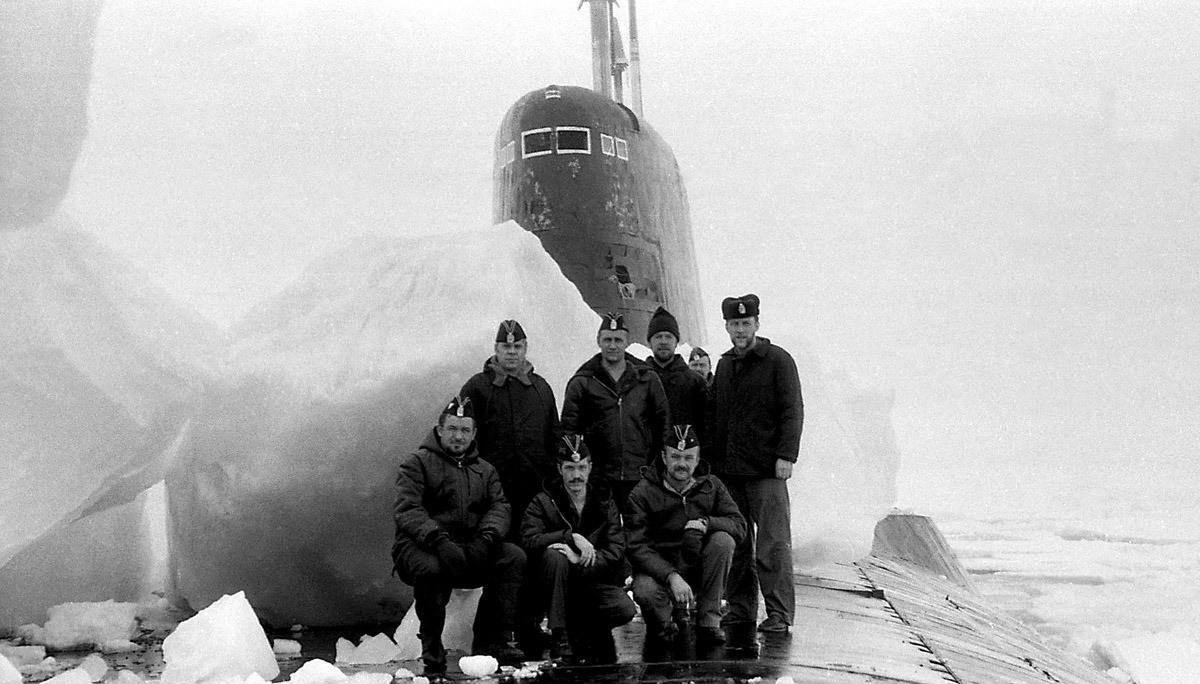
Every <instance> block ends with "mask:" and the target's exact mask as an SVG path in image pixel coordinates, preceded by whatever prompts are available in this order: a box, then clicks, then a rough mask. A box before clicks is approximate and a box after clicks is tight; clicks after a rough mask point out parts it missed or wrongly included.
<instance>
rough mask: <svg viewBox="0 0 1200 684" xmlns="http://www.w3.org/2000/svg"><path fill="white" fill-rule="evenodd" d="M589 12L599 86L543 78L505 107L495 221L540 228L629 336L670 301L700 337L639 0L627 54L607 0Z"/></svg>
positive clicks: (690, 252) (694, 286) (689, 252)
mask: <svg viewBox="0 0 1200 684" xmlns="http://www.w3.org/2000/svg"><path fill="white" fill-rule="evenodd" d="M590 9H591V26H592V63H593V69H592V76H593V87H592V88H584V87H580V86H571V85H554V84H551V85H547V86H545V87H542V88H538V89H537V90H533V91H530V92H529V93H526V94H525V95H524V96H522V97H521V98H520V99H518V100H517V101H516V102H515V103H514V104H513V105H512V106H511V107H510V108H509V109H508V112H507V113H506V114H505V115H504V118H503V121H502V122H501V124H500V127H499V129H498V130H497V132H496V138H495V150H494V151H495V157H494V165H493V194H492V221H493V223H497V224H499V223H503V222H505V221H509V220H512V221H515V222H516V223H517V224H518V225H520V226H521V227H522V228H524V229H525V230H527V231H529V232H531V233H534V234H535V235H537V237H538V239H539V240H540V241H541V244H542V247H543V248H544V249H545V250H546V251H547V252H548V253H549V254H550V256H551V257H553V258H554V260H555V262H557V263H558V265H559V267H560V268H561V269H562V272H563V275H565V276H566V277H567V279H569V280H570V281H571V282H572V283H574V284H575V286H576V287H577V288H579V292H580V294H581V295H582V296H583V299H584V301H585V302H587V304H588V306H590V307H591V308H592V309H593V310H595V311H596V312H597V313H600V314H603V313H605V312H610V311H611V312H615V313H621V314H623V315H624V316H625V320H626V322H627V324H628V325H629V326H630V328H629V329H630V337H631V339H634V340H639V339H645V333H646V327H647V324H648V323H649V321H650V316H651V314H653V313H654V310H655V309H657V308H658V307H659V306H664V307H666V308H667V309H668V310H670V311H671V313H673V314H674V315H675V317H676V318H677V319H678V320H679V323H680V328H681V331H682V332H683V337H684V339H685V340H691V341H692V342H693V343H695V342H696V341H697V340H698V337H699V335H700V334H701V333H702V331H703V330H704V326H703V325H702V323H701V320H702V319H701V313H702V311H703V308H702V304H701V298H700V289H699V278H698V273H697V267H696V250H695V246H694V245H693V242H692V225H691V216H690V210H689V208H688V199H687V191H686V190H685V188H684V183H683V176H682V175H681V174H680V172H679V164H678V163H677V162H676V160H675V154H674V153H673V152H672V151H671V148H670V146H669V145H667V143H666V141H665V140H664V139H663V137H662V136H661V135H659V134H658V133H657V132H656V131H655V130H654V129H653V128H652V127H651V126H650V125H649V124H648V123H647V122H646V121H645V119H644V118H643V117H642V112H641V108H642V107H641V78H640V58H639V52H638V47H637V22H636V9H635V3H634V2H633V1H632V0H631V1H630V3H629V11H630V22H629V27H630V46H631V47H630V58H629V59H626V57H625V51H624V46H623V42H622V40H621V34H620V30H619V24H618V23H617V20H616V17H615V16H614V14H613V12H612V4H611V3H610V2H609V0H592V2H591V3H590ZM627 70H628V71H630V74H631V80H630V90H631V99H630V105H631V106H627V105H626V104H625V103H624V102H623V100H624V99H625V98H624V92H625V87H624V86H625V79H624V75H625V72H626V71H627Z"/></svg>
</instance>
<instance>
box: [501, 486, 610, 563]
mask: <svg viewBox="0 0 1200 684" xmlns="http://www.w3.org/2000/svg"><path fill="white" fill-rule="evenodd" d="M576 533H578V534H581V535H583V536H584V537H586V538H587V540H588V541H589V542H591V543H592V546H594V547H595V548H596V571H597V573H598V574H599V575H600V576H610V577H611V580H610V583H611V584H620V583H621V582H622V580H623V579H624V577H623V572H622V570H623V568H624V560H625V527H624V526H623V525H622V524H621V516H620V514H619V513H618V512H617V504H616V502H614V501H613V498H612V495H611V494H610V493H609V492H608V490H607V488H604V487H601V486H598V485H594V484H589V485H588V489H587V499H586V500H585V501H584V504H583V512H582V513H579V512H577V511H576V510H575V507H574V506H572V505H571V497H570V495H569V494H568V493H567V490H566V487H564V486H563V483H562V480H561V479H555V480H554V481H553V482H547V483H546V485H545V486H544V488H543V489H542V491H541V493H539V494H538V495H537V496H535V497H534V498H533V501H532V502H530V504H529V508H527V509H525V517H524V518H523V520H522V521H521V540H522V545H523V546H524V547H525V550H526V551H531V552H532V551H544V550H545V549H546V547H548V546H550V545H551V544H558V543H562V544H567V545H568V546H570V547H571V548H572V549H574V550H575V551H579V547H577V546H575V541H574V538H573V536H572V535H573V534H576Z"/></svg>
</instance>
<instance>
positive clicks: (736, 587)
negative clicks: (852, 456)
mask: <svg viewBox="0 0 1200 684" xmlns="http://www.w3.org/2000/svg"><path fill="white" fill-rule="evenodd" d="M721 481H722V482H724V483H725V486H726V487H728V488H729V493H730V494H731V495H732V496H733V500H734V502H735V503H737V505H738V508H739V509H741V511H742V514H743V515H745V516H746V538H745V539H743V540H742V543H741V544H739V545H738V547H737V549H736V550H735V551H734V554H733V566H732V567H731V568H730V570H729V582H728V585H727V590H728V593H727V596H726V599H727V600H728V601H729V615H728V616H726V618H725V619H726V621H728V622H750V621H754V620H756V619H757V618H758V590H759V587H760V586H761V588H762V595H763V602H764V603H765V604H766V607H767V615H775V616H778V617H780V618H782V619H783V620H784V621H785V622H787V624H789V625H790V624H792V619H793V618H794V617H795V612H796V586H795V584H793V580H792V523H791V510H792V509H791V500H790V498H789V496H788V490H787V480H780V479H778V478H773V477H772V478H738V477H726V476H721Z"/></svg>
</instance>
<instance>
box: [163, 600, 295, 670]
mask: <svg viewBox="0 0 1200 684" xmlns="http://www.w3.org/2000/svg"><path fill="white" fill-rule="evenodd" d="M162 648H163V662H164V663H165V667H164V668H163V673H162V684H194V683H195V682H203V681H209V680H218V679H228V678H244V677H248V676H249V675H251V674H256V675H258V676H260V677H262V678H263V679H265V680H267V681H270V680H272V679H274V678H275V677H276V676H277V675H278V674H279V665H278V664H277V663H276V662H275V654H274V652H272V650H271V644H270V642H268V641H267V635H266V632H264V631H263V628H262V625H260V624H259V622H258V616H256V615H255V614H254V609H253V608H251V607H250V603H249V601H247V600H246V594H245V593H244V592H240V591H239V592H237V593H236V594H233V595H229V594H226V595H224V596H222V597H221V598H219V599H217V600H216V601H215V602H213V603H212V604H211V605H209V606H208V607H207V608H205V609H203V610H201V611H200V612H199V613H196V614H195V615H194V616H192V617H191V618H188V619H187V620H184V621H183V622H181V623H179V626H178V627H177V628H175V631H174V632H172V633H171V634H170V636H168V637H167V638H166V639H165V640H163V646H162Z"/></svg>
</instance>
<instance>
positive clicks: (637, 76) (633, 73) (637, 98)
mask: <svg viewBox="0 0 1200 684" xmlns="http://www.w3.org/2000/svg"><path fill="white" fill-rule="evenodd" d="M629 86H630V88H631V89H632V90H633V94H632V97H631V99H630V103H631V104H632V105H633V107H632V109H633V113H634V114H637V115H638V118H639V119H640V118H642V54H641V50H640V49H639V47H638V33H637V0H629Z"/></svg>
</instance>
